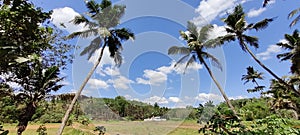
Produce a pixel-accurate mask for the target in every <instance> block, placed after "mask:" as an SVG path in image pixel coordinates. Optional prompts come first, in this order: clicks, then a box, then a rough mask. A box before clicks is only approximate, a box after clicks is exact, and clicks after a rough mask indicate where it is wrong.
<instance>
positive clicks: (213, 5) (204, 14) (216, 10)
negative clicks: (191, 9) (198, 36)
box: [193, 0, 247, 26]
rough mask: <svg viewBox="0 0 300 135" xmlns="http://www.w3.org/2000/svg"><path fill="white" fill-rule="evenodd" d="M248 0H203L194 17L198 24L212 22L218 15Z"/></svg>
mask: <svg viewBox="0 0 300 135" xmlns="http://www.w3.org/2000/svg"><path fill="white" fill-rule="evenodd" d="M246 1H247V0H202V1H201V2H200V4H199V6H198V8H197V9H196V10H195V11H196V13H198V14H199V16H198V17H195V18H194V19H193V22H195V23H196V24H197V25H198V26H202V25H205V24H208V23H210V22H211V21H213V20H214V19H216V18H217V17H218V16H223V15H225V13H226V12H227V11H229V10H231V9H232V8H233V7H234V6H235V5H236V4H238V3H245V2H246Z"/></svg>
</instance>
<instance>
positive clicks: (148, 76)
mask: <svg viewBox="0 0 300 135" xmlns="http://www.w3.org/2000/svg"><path fill="white" fill-rule="evenodd" d="M174 65H175V62H172V63H171V64H170V66H162V67H159V68H157V69H155V70H149V69H146V70H144V75H143V77H142V78H137V79H136V82H137V83H138V84H147V85H155V86H159V85H161V84H162V83H165V82H166V81H167V79H168V74H171V73H176V74H182V73H184V72H185V73H188V72H189V71H196V70H199V69H201V68H202V65H200V64H198V63H193V64H191V65H190V66H189V67H188V68H187V69H186V70H185V65H186V64H185V63H183V64H179V65H178V66H177V67H175V68H174Z"/></svg>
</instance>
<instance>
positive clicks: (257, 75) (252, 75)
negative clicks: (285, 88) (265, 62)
mask: <svg viewBox="0 0 300 135" xmlns="http://www.w3.org/2000/svg"><path fill="white" fill-rule="evenodd" d="M263 78H264V77H263V73H261V72H258V71H255V70H254V68H253V67H251V66H249V67H247V74H246V75H243V76H242V80H244V81H245V83H244V84H246V83H248V82H250V81H251V82H252V83H255V85H256V86H255V87H254V89H248V90H247V91H248V92H256V91H261V90H263V89H264V88H265V86H260V85H259V84H258V82H257V79H259V80H263Z"/></svg>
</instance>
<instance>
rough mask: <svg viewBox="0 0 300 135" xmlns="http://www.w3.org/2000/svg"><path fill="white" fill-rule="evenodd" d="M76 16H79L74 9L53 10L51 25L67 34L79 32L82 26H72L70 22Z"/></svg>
mask: <svg viewBox="0 0 300 135" xmlns="http://www.w3.org/2000/svg"><path fill="white" fill-rule="evenodd" d="M78 15H80V14H79V13H77V12H76V11H74V9H72V8H70V7H64V8H56V9H53V13H52V15H51V20H52V22H53V24H55V25H56V26H57V27H58V28H60V29H63V30H66V31H68V32H69V33H72V32H75V31H81V30H83V28H84V25H83V24H80V25H74V24H73V23H71V22H70V21H72V20H73V19H74V17H75V16H78ZM61 24H63V25H61Z"/></svg>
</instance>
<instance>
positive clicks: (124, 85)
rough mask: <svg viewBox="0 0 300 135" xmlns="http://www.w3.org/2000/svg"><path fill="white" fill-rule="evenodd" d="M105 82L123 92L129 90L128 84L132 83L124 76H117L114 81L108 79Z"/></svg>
mask: <svg viewBox="0 0 300 135" xmlns="http://www.w3.org/2000/svg"><path fill="white" fill-rule="evenodd" d="M107 82H108V83H111V84H113V86H114V88H116V89H123V90H127V89H129V85H130V83H134V82H133V81H132V80H129V79H128V78H126V77H124V76H118V77H117V78H116V79H110V80H108V81H107Z"/></svg>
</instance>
